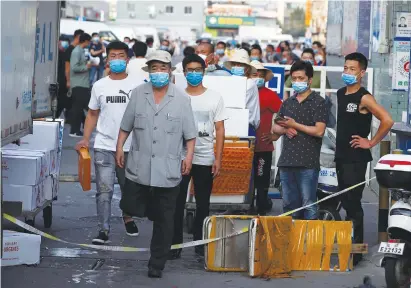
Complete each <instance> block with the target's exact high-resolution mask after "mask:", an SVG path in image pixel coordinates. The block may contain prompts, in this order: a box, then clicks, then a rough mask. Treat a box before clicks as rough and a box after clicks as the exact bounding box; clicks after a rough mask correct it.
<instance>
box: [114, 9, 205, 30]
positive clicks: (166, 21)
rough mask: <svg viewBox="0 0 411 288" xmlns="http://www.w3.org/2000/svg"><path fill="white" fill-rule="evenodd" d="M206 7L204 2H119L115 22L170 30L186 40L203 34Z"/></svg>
mask: <svg viewBox="0 0 411 288" xmlns="http://www.w3.org/2000/svg"><path fill="white" fill-rule="evenodd" d="M204 7H205V4H204V2H203V1H191V2H183V1H118V2H117V8H116V20H115V21H116V22H118V23H125V24H127V23H129V24H134V25H141V26H149V27H154V28H157V29H159V30H168V31H170V33H172V34H175V35H174V37H181V38H184V37H187V36H188V35H187V34H190V35H192V34H193V33H194V34H200V33H201V32H202V30H203V25H204Z"/></svg>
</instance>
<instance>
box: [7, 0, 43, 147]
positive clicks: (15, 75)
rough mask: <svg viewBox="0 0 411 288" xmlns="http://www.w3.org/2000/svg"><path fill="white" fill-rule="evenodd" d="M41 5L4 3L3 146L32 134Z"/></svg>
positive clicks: (22, 2)
mask: <svg viewBox="0 0 411 288" xmlns="http://www.w3.org/2000/svg"><path fill="white" fill-rule="evenodd" d="M36 14H37V2H34V1H3V2H2V3H1V145H2V146H4V145H6V144H8V143H11V142H13V141H16V140H17V139H19V138H21V137H23V136H25V135H27V134H29V133H31V129H32V126H33V123H32V118H31V112H32V111H31V110H32V94H33V77H34V61H33V59H34V50H35V37H36Z"/></svg>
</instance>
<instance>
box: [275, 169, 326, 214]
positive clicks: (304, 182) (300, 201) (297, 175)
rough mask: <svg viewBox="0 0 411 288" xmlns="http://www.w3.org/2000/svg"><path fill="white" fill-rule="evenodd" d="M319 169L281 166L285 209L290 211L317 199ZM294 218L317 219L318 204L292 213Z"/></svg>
mask: <svg viewBox="0 0 411 288" xmlns="http://www.w3.org/2000/svg"><path fill="white" fill-rule="evenodd" d="M319 172H320V171H319V170H317V169H306V168H298V167H281V168H280V181H281V187H282V193H283V211H284V212H288V211H291V210H294V209H297V208H300V207H302V206H306V205H309V204H312V203H314V202H316V201H317V186H318V176H319ZM292 217H293V218H294V219H305V220H315V219H317V217H318V206H317V205H313V206H311V207H308V208H306V209H304V210H300V211H297V212H295V213H293V214H292Z"/></svg>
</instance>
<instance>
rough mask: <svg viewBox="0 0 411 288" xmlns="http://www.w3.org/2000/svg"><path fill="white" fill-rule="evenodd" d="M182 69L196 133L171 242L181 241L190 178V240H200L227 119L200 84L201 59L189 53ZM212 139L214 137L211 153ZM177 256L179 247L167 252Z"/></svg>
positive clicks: (198, 248) (220, 104) (216, 95)
mask: <svg viewBox="0 0 411 288" xmlns="http://www.w3.org/2000/svg"><path fill="white" fill-rule="evenodd" d="M183 68H184V75H185V76H186V79H187V88H186V93H187V95H188V96H189V97H190V98H191V106H192V109H193V112H194V118H195V119H196V122H197V129H198V134H197V139H196V144H195V148H194V158H193V167H192V169H191V173H190V174H189V175H185V176H183V180H182V181H181V184H180V194H179V195H178V198H177V206H176V212H175V214H174V236H173V242H172V244H180V243H182V242H183V222H184V210H185V203H186V198H187V190H188V185H189V182H190V180H191V178H192V179H193V183H194V190H195V199H196V213H195V219H194V228H193V230H194V231H193V234H194V235H193V236H194V237H193V239H194V241H195V240H201V239H203V233H202V232H203V222H204V219H205V218H206V217H207V216H208V215H209V209H210V197H211V190H212V187H213V179H214V178H216V177H218V175H219V174H220V169H221V160H222V156H223V147H224V135H225V129H224V120H226V119H227V115H226V112H225V108H224V101H223V97H222V96H221V95H220V94H219V93H218V92H216V91H213V90H210V89H208V88H206V87H204V86H203V83H202V81H203V76H204V70H205V68H206V67H205V62H204V60H203V59H202V58H201V57H199V56H198V55H196V54H193V55H189V56H187V57H186V58H184V60H183ZM214 132H215V137H214ZM214 139H215V140H216V152H215V153H214ZM183 156H185V151H183ZM195 252H196V254H197V255H199V256H204V246H196V247H195ZM180 257H181V249H178V250H172V251H171V253H170V259H178V258H180Z"/></svg>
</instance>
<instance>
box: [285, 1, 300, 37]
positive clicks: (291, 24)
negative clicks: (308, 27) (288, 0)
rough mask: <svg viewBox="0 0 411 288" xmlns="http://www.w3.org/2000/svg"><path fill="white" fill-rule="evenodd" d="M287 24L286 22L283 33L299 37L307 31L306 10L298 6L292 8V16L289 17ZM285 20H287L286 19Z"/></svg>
mask: <svg viewBox="0 0 411 288" xmlns="http://www.w3.org/2000/svg"><path fill="white" fill-rule="evenodd" d="M287 18H288V19H287V20H288V21H287V24H286V23H284V29H283V33H285V34H291V35H292V36H295V37H298V36H301V35H304V32H305V10H304V9H303V8H301V7H297V8H295V9H293V10H292V12H291V13H290V17H287ZM284 22H285V21H284Z"/></svg>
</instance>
